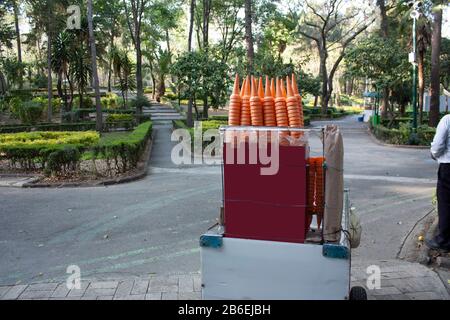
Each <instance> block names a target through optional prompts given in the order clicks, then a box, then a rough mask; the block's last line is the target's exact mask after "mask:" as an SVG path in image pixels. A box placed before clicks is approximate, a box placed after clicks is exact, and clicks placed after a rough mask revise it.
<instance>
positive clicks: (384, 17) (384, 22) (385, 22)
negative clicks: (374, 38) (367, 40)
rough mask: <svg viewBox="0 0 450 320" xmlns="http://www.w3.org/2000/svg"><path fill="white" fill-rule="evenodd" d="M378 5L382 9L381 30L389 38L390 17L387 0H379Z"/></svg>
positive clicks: (384, 36)
mask: <svg viewBox="0 0 450 320" xmlns="http://www.w3.org/2000/svg"><path fill="white" fill-rule="evenodd" d="M377 6H378V8H379V9H380V16H381V25H380V31H381V35H382V36H383V38H385V39H386V38H387V37H388V36H389V31H388V19H387V14H386V4H385V0H377Z"/></svg>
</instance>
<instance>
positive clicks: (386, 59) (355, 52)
mask: <svg viewBox="0 0 450 320" xmlns="http://www.w3.org/2000/svg"><path fill="white" fill-rule="evenodd" d="M380 48H383V50H380ZM345 64H346V72H347V73H348V74H350V75H352V76H353V77H361V78H364V77H368V78H369V79H370V80H371V81H372V82H373V83H374V85H375V87H376V88H377V90H383V89H386V88H387V89H388V92H390V91H392V90H394V91H399V90H397V89H398V88H399V87H402V86H404V82H405V80H410V72H409V70H410V64H409V62H408V59H407V50H405V49H404V48H402V47H401V46H399V45H398V42H397V41H395V39H391V38H384V37H382V36H379V35H377V34H373V35H372V36H371V37H369V38H366V39H363V40H361V41H359V42H358V43H357V44H356V45H355V46H354V47H353V48H351V49H349V50H348V52H347V55H346V58H345ZM391 95H392V92H391ZM401 101H404V100H402V99H400V102H401ZM401 106H402V108H403V107H404V104H401Z"/></svg>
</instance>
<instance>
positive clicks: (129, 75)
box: [112, 48, 136, 108]
mask: <svg viewBox="0 0 450 320" xmlns="http://www.w3.org/2000/svg"><path fill="white" fill-rule="evenodd" d="M112 55H113V59H112V60H113V70H114V74H115V75H116V77H118V78H119V88H120V91H121V93H122V98H123V107H124V108H126V106H127V105H128V91H129V90H133V89H135V88H136V83H135V66H134V64H133V63H132V62H131V60H130V58H129V57H128V54H127V52H126V51H124V50H119V49H117V48H115V49H114V50H113V53H112Z"/></svg>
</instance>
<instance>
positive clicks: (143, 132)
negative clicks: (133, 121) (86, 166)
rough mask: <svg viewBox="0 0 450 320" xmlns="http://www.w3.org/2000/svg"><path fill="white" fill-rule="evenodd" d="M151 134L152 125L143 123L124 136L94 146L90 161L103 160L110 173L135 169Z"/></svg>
mask: <svg viewBox="0 0 450 320" xmlns="http://www.w3.org/2000/svg"><path fill="white" fill-rule="evenodd" d="M151 133H152V123H151V122H150V121H148V122H144V123H142V124H140V125H139V126H137V127H136V129H134V130H133V132H131V133H130V134H128V135H126V136H122V137H119V138H117V139H113V140H108V141H106V142H99V143H98V144H96V145H95V146H94V147H93V148H92V151H93V158H92V159H93V160H94V161H95V159H98V158H101V159H105V160H106V164H107V166H108V171H109V172H110V173H111V172H112V171H113V168H114V169H115V170H116V171H117V172H119V173H122V172H125V171H127V170H129V169H131V168H135V167H136V166H137V164H138V162H139V158H140V157H141V155H142V152H143V151H144V149H145V144H146V142H147V140H148V139H149V138H150V136H151Z"/></svg>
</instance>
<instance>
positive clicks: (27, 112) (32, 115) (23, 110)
mask: <svg viewBox="0 0 450 320" xmlns="http://www.w3.org/2000/svg"><path fill="white" fill-rule="evenodd" d="M43 112H44V109H43V107H42V105H41V103H39V102H36V101H32V100H31V101H26V102H24V103H22V104H21V105H20V107H19V119H20V121H22V123H24V124H35V123H37V122H38V120H39V119H40V118H41V117H42V113H43Z"/></svg>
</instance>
